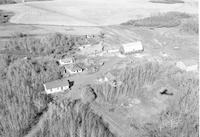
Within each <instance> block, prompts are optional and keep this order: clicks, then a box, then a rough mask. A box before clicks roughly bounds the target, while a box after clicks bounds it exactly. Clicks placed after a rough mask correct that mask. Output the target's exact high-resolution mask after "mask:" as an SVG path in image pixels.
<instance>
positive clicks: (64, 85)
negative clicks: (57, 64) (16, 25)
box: [43, 79, 70, 94]
mask: <svg viewBox="0 0 200 137" xmlns="http://www.w3.org/2000/svg"><path fill="white" fill-rule="evenodd" d="M43 85H44V89H45V91H46V93H47V94H52V93H57V92H64V91H65V90H67V89H69V86H70V85H69V81H68V80H67V79H59V80H55V81H51V82H47V83H45V84H43Z"/></svg>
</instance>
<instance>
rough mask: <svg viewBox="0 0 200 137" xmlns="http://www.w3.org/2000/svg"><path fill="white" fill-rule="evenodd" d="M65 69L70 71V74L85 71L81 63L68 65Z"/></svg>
mask: <svg viewBox="0 0 200 137" xmlns="http://www.w3.org/2000/svg"><path fill="white" fill-rule="evenodd" d="M65 69H66V70H67V71H68V72H69V73H70V74H75V73H80V72H83V70H84V69H83V68H81V67H80V66H79V65H71V66H66V67H65Z"/></svg>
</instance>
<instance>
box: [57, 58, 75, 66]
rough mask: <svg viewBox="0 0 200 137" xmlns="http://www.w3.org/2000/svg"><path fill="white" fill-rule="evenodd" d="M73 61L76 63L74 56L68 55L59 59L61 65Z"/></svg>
mask: <svg viewBox="0 0 200 137" xmlns="http://www.w3.org/2000/svg"><path fill="white" fill-rule="evenodd" d="M72 63H74V58H72V57H68V58H64V59H60V60H59V64H60V65H68V64H72Z"/></svg>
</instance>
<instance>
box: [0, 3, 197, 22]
mask: <svg viewBox="0 0 200 137" xmlns="http://www.w3.org/2000/svg"><path fill="white" fill-rule="evenodd" d="M191 3H192V4H193V2H191V1H190V2H185V3H178V4H171V5H169V4H168V5H165V4H158V3H151V2H149V1H148V0H142V1H141V0H117V1H115V0H109V1H107V0H95V1H93V0H76V1H74V0H55V1H43V2H27V3H20V4H16V5H1V6H0V9H2V10H8V11H12V12H14V13H16V15H15V16H14V17H12V18H11V20H10V21H11V22H12V23H22V24H49V25H69V26H100V25H111V24H112V25H113V24H120V23H122V22H124V21H127V20H130V19H137V18H142V17H146V16H149V15H152V14H157V13H160V12H167V11H180V12H183V11H184V12H188V13H197V11H198V8H197V7H196V6H194V5H192V4H191Z"/></svg>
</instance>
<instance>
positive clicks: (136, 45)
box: [122, 41, 143, 52]
mask: <svg viewBox="0 0 200 137" xmlns="http://www.w3.org/2000/svg"><path fill="white" fill-rule="evenodd" d="M122 47H123V49H124V52H132V51H139V50H143V46H142V43H141V41H135V42H131V43H127V44H123V45H122Z"/></svg>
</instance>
